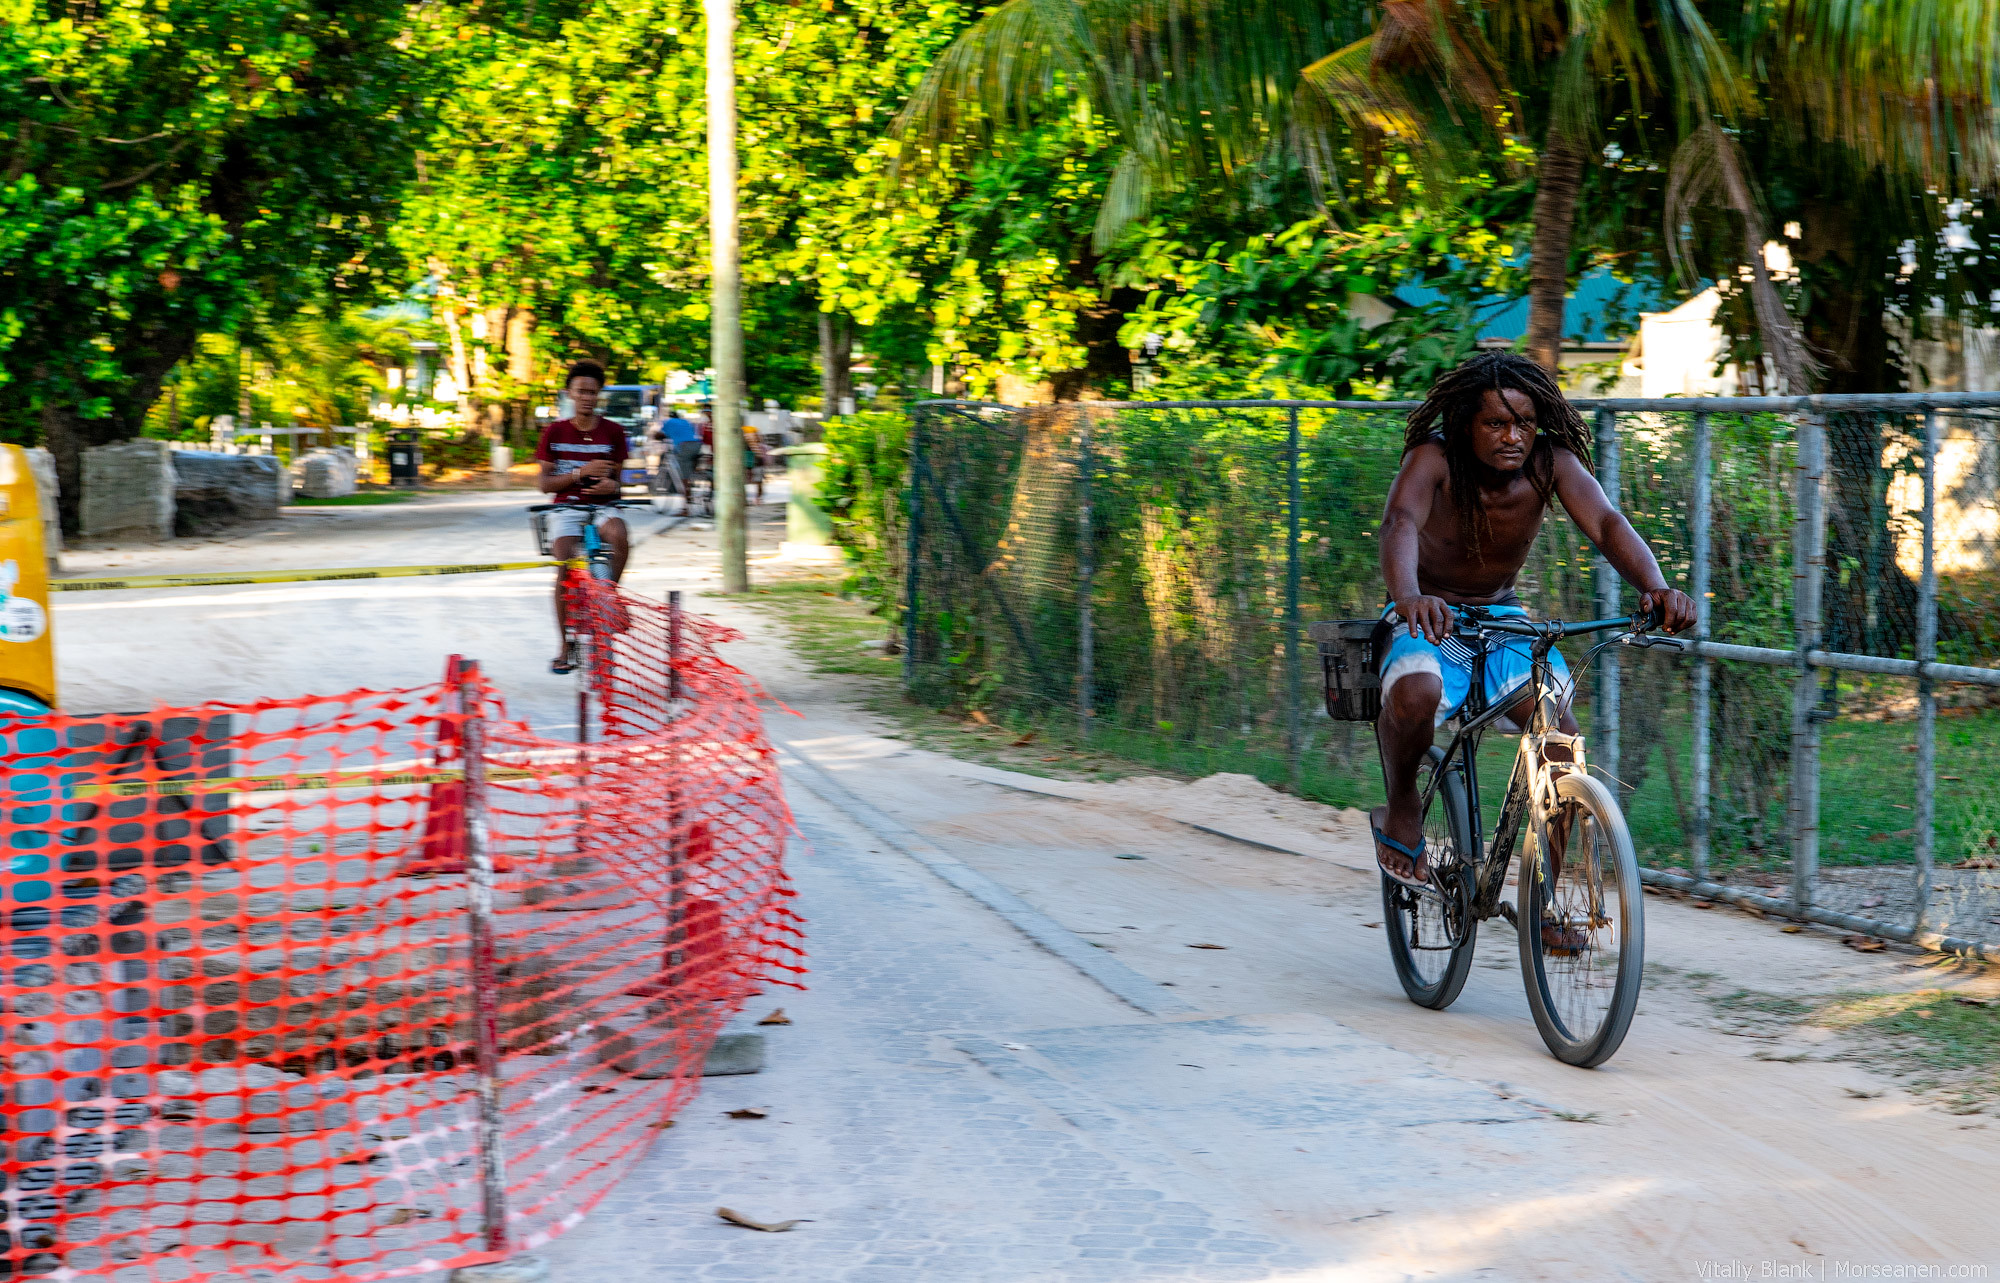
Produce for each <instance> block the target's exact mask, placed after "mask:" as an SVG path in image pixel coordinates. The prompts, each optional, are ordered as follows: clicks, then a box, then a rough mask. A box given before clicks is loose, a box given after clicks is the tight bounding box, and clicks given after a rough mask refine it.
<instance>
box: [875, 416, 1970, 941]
mask: <svg viewBox="0 0 2000 1283" xmlns="http://www.w3.org/2000/svg"><path fill="white" fill-rule="evenodd" d="M1577 405H1578V407H1579V408H1580V409H1581V410H1583V411H1584V413H1585V414H1586V416H1587V417H1590V418H1592V419H1593V421H1594V424H1595V429H1596V437H1597V451H1596V460H1595V466H1596V469H1597V473H1598V476H1599V478H1600V479H1601V480H1602V481H1604V482H1605V486H1606V489H1607V491H1608V492H1611V493H1612V494H1614V495H1615V496H1616V497H1617V501H1618V502H1619V504H1620V506H1621V507H1622V509H1623V510H1624V511H1625V512H1626V514H1627V515H1628V516H1629V517H1630V518H1631V520H1632V522H1633V525H1634V526H1635V528H1636V529H1637V530H1638V531H1639V533H1640V535H1641V536H1642V537H1643V538H1645V539H1646V541H1647V542H1648V543H1649V544H1650V545H1651V546H1652V548H1653V549H1654V551H1655V553H1656V555H1657V556H1658V557H1659V559H1660V563H1661V566H1662V567H1663V569H1664V570H1665V571H1666V574H1667V576H1668V579H1669V581H1670V582H1672V583H1674V584H1676V585H1678V586H1681V587H1683V588H1686V589H1687V590H1688V591H1689V592H1690V593H1692V594H1694V595H1696V597H1697V599H1698V601H1700V603H1701V606H1702V624H1701V628H1700V632H1701V635H1702V636H1703V638H1705V639H1706V640H1704V642H1703V643H1702V646H1701V647H1700V648H1699V654H1698V656H1696V655H1674V654H1670V653H1668V652H1665V651H1628V650H1622V649H1620V650H1613V651H1611V652H1607V653H1606V654H1605V655H1604V656H1602V657H1601V658H1600V659H1599V660H1598V662H1597V665H1596V667H1595V669H1594V670H1593V671H1592V673H1590V674H1589V675H1587V676H1585V677H1584V678H1583V679H1582V681H1581V687H1582V689H1581V691H1580V694H1579V697H1578V702H1577V713H1578V717H1579V719H1580V720H1581V721H1582V723H1583V725H1584V729H1585V730H1586V732H1587V733H1589V734H1590V735H1591V737H1592V745H1593V761H1594V764H1595V765H1596V766H1597V767H1598V768H1599V769H1601V770H1602V771H1603V772H1604V773H1605V774H1606V775H1607V776H1610V777H1612V778H1615V779H1617V780H1618V781H1619V783H1620V785H1621V789H1622V793H1623V797H1624V800H1625V804H1626V807H1627V809H1628V813H1629V815H1630V817H1631V820H1632V828H1633V834H1634V837H1635V839H1636V841H1637V842H1638V845H1639V849H1640V854H1641V858H1642V862H1643V863H1645V864H1647V865H1648V866H1649V868H1650V869H1651V870H1652V871H1653V872H1652V873H1651V874H1650V876H1653V877H1654V878H1655V879H1656V880H1660V881H1664V882H1668V883H1671V884H1674V885H1683V886H1687V887H1690V888H1696V889H1700V890H1702V891H1703V892H1704V893H1708V894H1714V895H1720V896H1724V897H1727V898H1730V899H1735V900H1739V901H1741V902H1744V903H1748V904H1752V905H1755V906H1756V907H1760V908H1764V909H1767V910H1777V911H1783V912H1788V913H1793V914H1797V915H1803V916H1809V917H1813V918H1816V919H1820V920H1824V921H1829V922H1834V923H1837V924H1847V925H1851V926H1853V927H1855V928H1856V929H1860V930H1867V931H1871V932H1875V933H1878V934H1882V935H1886V936H1890V937H1893V938H1905V939H1923V940H1926V941H1928V942H1930V943H1933V944H1945V945H1947V946H1949V947H1954V948H1977V947H1979V944H1980V942H1981V941H1986V942H1989V943H1988V944H1986V946H1985V947H1986V948H1987V949H1989V950H1991V949H1993V948H1994V947H1995V946H1994V944H1992V943H1990V942H1995V941H2000V859H1996V858H1995V857H2000V795H1996V794H1995V793H1994V792H1993V790H1992V788H1991V786H1990V785H1989V784H1988V783H1987V781H1989V780H1991V779H1992V778H1993V775H1992V774H1991V773H1990V772H1986V771H1982V769H1981V768H1982V767H1983V766H1984V762H1983V761H1982V760H1981V758H1982V755H1983V754H1986V753H1996V754H2000V748H1994V747H1990V746H1996V745H2000V708H1996V707H1995V705H1996V704H2000V672H1996V671H1993V668H1992V666H1993V665H1994V664H1995V663H1996V662H2000V654H1996V651H2000V503H1997V502H1996V496H2000V394H1950V395H1940V396H1932V397H1923V396H1915V395H1911V396H1880V397H1820V398H1811V399H1797V398H1782V399H1780V398H1734V399H1728V400H1720V399H1718V400H1694V399H1688V400H1681V399H1674V400H1655V401H1636V400H1599V401H1579V402H1577ZM1411 408H1412V406H1411V405H1410V404H1407V403H1394V402H1381V403H1368V402H1360V403H1356V402H1161V403H1151V404H1075V405H1063V406H1054V407H1037V408H1030V409H1017V408H1012V407H1006V406H995V405H985V404H970V403H962V402H933V403H926V404H921V405H919V406H917V407H916V408H915V410H914V417H913V421H912V424H911V441H910V461H911V462H910V482H909V484H910V490H909V495H908V505H907V507H908V517H909V524H908V530H907V536H908V543H907V551H906V555H905V560H904V565H903V567H902V570H903V573H904V586H903V591H904V602H905V605H906V607H907V609H906V612H905V615H904V624H905V630H906V636H905V639H904V640H905V657H904V663H905V678H906V681H907V684H908V687H909V689H910V691H911V693H912V694H913V695H914V696H915V697H916V698H918V699H920V700H923V701H925V702H928V703H932V704H936V705H939V706H948V707H961V708H966V709H976V710H980V711H982V712H983V713H984V714H985V715H987V716H988V717H991V718H993V719H995V720H1005V721H1007V722H1009V723H1010V724H1013V725H1016V726H1019V727H1021V728H1022V729H1024V730H1025V729H1029V728H1036V729H1039V730H1041V731H1042V732H1043V733H1044V734H1046V735H1048V736H1050V737H1057V736H1062V737H1068V738H1074V739H1076V740H1081V741H1087V742H1089V743H1090V744H1092V745H1093V746H1094V747H1096V748H1098V749H1101V750H1103V751H1106V752H1109V753H1113V754H1116V755H1118V756H1121V757H1124V758H1128V759H1132V760H1137V761H1142V762H1150V763H1154V764H1157V765H1159V766H1161V767H1164V768H1168V769H1174V770H1180V771H1186V772H1191V773H1205V772H1211V771H1218V770H1228V771H1241V772H1246V773H1249V774H1254V775H1257V776H1258V777H1260V778H1262V779H1264V780H1266V781H1267V782H1269V783H1273V784H1282V785H1286V786H1288V787H1291V788H1293V789H1295V790H1297V791H1299V792H1301V793H1303V794H1305V795H1306V796H1310V797H1316V798H1319V799H1321V800H1324V801H1328V802H1333V803H1337V804H1342V805H1368V804H1371V803H1372V802H1374V801H1376V800H1379V798H1380V795H1381V783H1380V773H1379V770H1378V768H1377V766H1376V762H1375V752H1374V743H1373V737H1372V735H1371V734H1370V731H1369V728H1368V727H1366V726H1365V725H1355V724H1351V723H1343V722H1335V721H1332V720H1330V719H1328V718H1327V717H1326V716H1325V713H1324V710H1323V707H1322V705H1321V700H1320V695H1319V683H1320V674H1319V667H1318V662H1317V658H1316V655H1315V654H1314V652H1313V649H1312V647H1311V645H1310V644H1309V643H1308V642H1307V641H1306V639H1305V632H1304V627H1305V625H1306V624H1307V623H1310V622H1312V621H1315V620H1325V619H1337V618H1358V617H1363V616H1368V615H1373V614H1375V613H1377V612H1378V611H1379V610H1380V609H1381V607H1382V604H1383V595H1382V592H1383V590H1382V583H1381V575H1380V571H1379V569H1378V568H1377V556H1376V549H1375V530H1376V526H1377V523H1378V522H1379V520H1380V515H1381V512H1382V506H1383V502H1384V499H1385V496H1386V494H1387V491H1388V487H1389V483H1390V481H1391V480H1392V479H1393V477H1394V476H1395V472H1396V469H1397V466H1398V464H1399V463H1400V460H1401V454H1402V434H1403V419H1404V415H1405V414H1406V413H1407V412H1408V410H1409V409H1411ZM1520 589H1521V596H1522V598H1523V600H1524V601H1525V602H1526V603H1527V604H1528V605H1529V606H1530V608H1531V609H1533V610H1536V611H1537V612H1539V613H1545V614H1548V615H1552V616H1557V617H1562V618H1571V619H1580V618H1587V617H1592V616H1603V615H1609V614H1615V613H1619V612H1621V611H1624V610H1630V609H1631V608H1632V604H1633V594H1632V593H1631V591H1630V589H1629V588H1626V587H1624V586H1623V585H1621V584H1620V583H1619V582H1618V580H1617V578H1616V576H1615V575H1613V574H1612V573H1611V572H1610V570H1609V569H1608V567H1606V566H1604V565H1603V564H1602V563H1601V562H1600V561H1599V559H1598V558H1597V556H1596V554H1595V552H1594V550H1593V549H1591V548H1590V546H1589V544H1588V543H1587V541H1585V540H1584V539H1583V538H1582V536H1581V535H1580V533H1579V532H1578V531H1577V530H1576V529H1575V528H1574V527H1573V526H1572V525H1571V524H1570V523H1569V521H1568V520H1567V519H1566V518H1564V517H1563V516H1562V514H1561V513H1560V512H1559V511H1558V512H1557V513H1555V514H1552V516H1551V517H1550V519H1549V520H1548V521H1547V523H1546V524H1545V525H1544V526H1543V528H1542V531H1541V533H1540V534H1539V536H1538V537H1537V540H1536V544H1535V547H1534V550H1533V552H1532V554H1531V556H1530V558H1529V561H1528V564H1527V565H1526V567H1525V568H1524V570H1523V572H1522V576H1521V585H1520ZM1580 658H1581V656H1580V654H1576V653H1572V655H1571V660H1572V663H1573V664H1574V663H1575V662H1576V661H1577V660H1578V659H1580ZM1512 753H1513V745H1512V742H1511V741H1509V740H1505V739H1502V738H1500V737H1492V738H1491V739H1490V740H1489V742H1488V744H1487V745H1486V747H1485V756H1486V760H1487V764H1488V767H1489V773H1490V776H1491V777H1492V778H1494V779H1496V780H1497V779H1504V777H1505V772H1506V770H1507V765H1508V762H1509V760H1510V759H1511V755H1512Z"/></svg>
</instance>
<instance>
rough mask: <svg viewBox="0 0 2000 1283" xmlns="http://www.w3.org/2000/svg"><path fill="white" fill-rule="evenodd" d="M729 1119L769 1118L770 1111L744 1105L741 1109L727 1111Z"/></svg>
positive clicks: (757, 1106)
mask: <svg viewBox="0 0 2000 1283" xmlns="http://www.w3.org/2000/svg"><path fill="white" fill-rule="evenodd" d="M729 1116H730V1117H731V1118H769V1117H770V1116H771V1111H770V1110H768V1109H765V1108H763V1107H762V1106H759V1105H745V1106H744V1107H743V1108H741V1109H732V1110H730V1111H729Z"/></svg>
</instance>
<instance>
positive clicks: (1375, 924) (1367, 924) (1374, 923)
mask: <svg viewBox="0 0 2000 1283" xmlns="http://www.w3.org/2000/svg"><path fill="white" fill-rule="evenodd" d="M1361 925H1362V926H1364V927H1379V926H1381V925H1382V924H1381V923H1379V922H1364V923H1362V924H1361Z"/></svg>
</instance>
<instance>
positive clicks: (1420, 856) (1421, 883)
mask: <svg viewBox="0 0 2000 1283" xmlns="http://www.w3.org/2000/svg"><path fill="white" fill-rule="evenodd" d="M1368 831H1369V832H1370V833H1372V834H1374V835H1375V842H1376V845H1377V846H1378V848H1379V847H1384V846H1386V847H1388V848H1389V849H1390V850H1391V851H1394V852H1396V853H1397V854H1398V855H1406V856H1408V857H1409V859H1410V867H1411V868H1412V869H1420V868H1423V867H1424V866H1425V860H1424V852H1425V850H1426V846H1425V843H1424V842H1423V840H1422V839H1421V838H1419V839H1418V840H1417V849H1416V850H1414V851H1412V850H1411V849H1410V848H1409V847H1406V846H1404V845H1403V844H1402V843H1401V842H1398V841H1397V840H1396V839H1394V838H1392V837H1390V836H1389V835H1388V834H1387V833H1384V832H1383V831H1382V830H1380V829H1378V828H1376V827H1375V825H1374V823H1373V822H1372V821H1371V822H1370V823H1369V825H1368ZM1375 867H1376V868H1378V869H1380V870H1382V876H1383V877H1385V878H1387V879H1389V880H1390V881H1391V882H1394V883H1395V884H1396V885H1398V886H1405V887H1408V888H1409V889H1410V890H1412V891H1432V890H1435V889H1436V888H1435V887H1433V886H1432V885H1431V883H1430V881H1429V880H1428V879H1424V880H1419V879H1417V878H1413V877H1408V876H1406V875H1404V874H1401V873H1398V872H1396V871H1395V870H1394V869H1392V868H1390V867H1389V866H1388V865H1386V864H1384V863H1382V852H1381V851H1380V850H1379V849H1378V850H1377V851H1376V852H1375Z"/></svg>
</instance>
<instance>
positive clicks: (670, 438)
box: [660, 407, 701, 493]
mask: <svg viewBox="0 0 2000 1283" xmlns="http://www.w3.org/2000/svg"><path fill="white" fill-rule="evenodd" d="M660 434H661V435H662V436H664V437H665V438H666V439H667V448H668V449H670V450H672V451H673V452H674V463H675V465H676V466H677V467H679V468H680V471H681V485H682V486H683V487H684V488H683V491H682V493H686V490H685V486H686V485H687V483H688V481H689V479H690V478H692V477H693V476H694V470H695V465H696V464H698V463H700V462H701V429H699V428H697V427H695V426H694V424H692V423H690V422H688V421H687V420H686V419H683V418H682V417H681V412H680V410H679V408H678V407H677V408H675V409H674V410H673V412H672V413H670V414H669V415H668V416H667V417H666V418H665V419H663V420H661V422H660Z"/></svg>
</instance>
